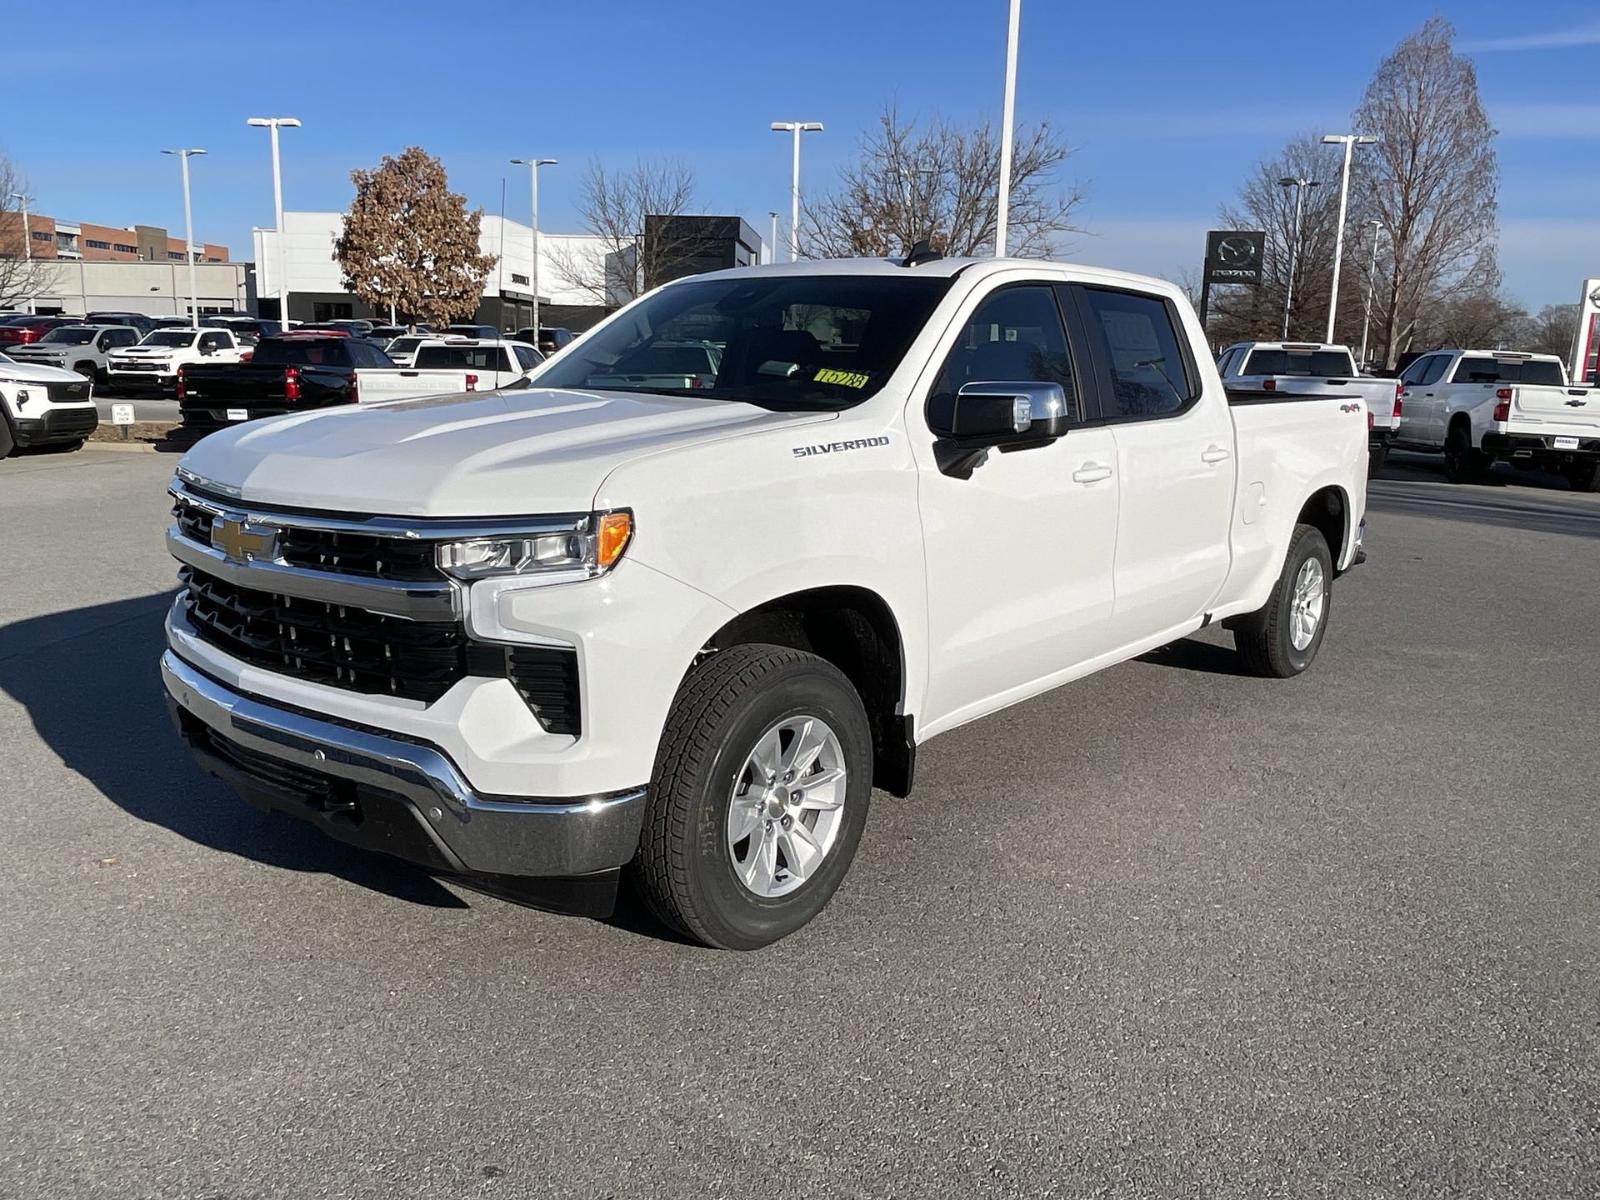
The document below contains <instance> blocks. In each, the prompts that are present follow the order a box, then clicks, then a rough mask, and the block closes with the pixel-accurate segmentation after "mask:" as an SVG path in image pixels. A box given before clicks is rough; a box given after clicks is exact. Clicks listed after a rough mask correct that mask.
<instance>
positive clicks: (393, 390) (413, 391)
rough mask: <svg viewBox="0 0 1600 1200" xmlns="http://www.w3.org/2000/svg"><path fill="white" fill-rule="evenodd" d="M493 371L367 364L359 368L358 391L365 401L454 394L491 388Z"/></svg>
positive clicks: (373, 402) (376, 401) (357, 375)
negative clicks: (427, 368) (427, 369)
mask: <svg viewBox="0 0 1600 1200" xmlns="http://www.w3.org/2000/svg"><path fill="white" fill-rule="evenodd" d="M493 374H494V373H493V372H492V371H452V370H434V371H419V370H416V369H414V368H411V367H365V368H362V369H361V370H358V371H357V372H356V395H357V396H358V397H359V399H360V402H361V403H362V404H377V403H381V402H383V401H385V400H408V399H411V398H412V397H416V396H454V395H457V394H459V393H461V392H476V391H488V390H489V389H490V387H491V386H492V384H493V379H492V376H493Z"/></svg>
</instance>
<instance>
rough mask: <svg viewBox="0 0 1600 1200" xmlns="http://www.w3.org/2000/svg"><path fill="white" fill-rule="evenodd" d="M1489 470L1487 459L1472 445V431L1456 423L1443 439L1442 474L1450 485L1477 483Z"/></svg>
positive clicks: (1486, 456)
mask: <svg viewBox="0 0 1600 1200" xmlns="http://www.w3.org/2000/svg"><path fill="white" fill-rule="evenodd" d="M1488 469H1489V457H1488V455H1486V454H1484V452H1483V451H1482V450H1479V449H1476V448H1475V447H1474V446H1473V444H1472V429H1471V427H1470V426H1468V425H1467V424H1465V423H1464V422H1460V421H1458V422H1457V423H1456V424H1454V425H1452V426H1451V427H1450V432H1449V434H1447V435H1446V437H1445V439H1444V473H1445V477H1446V478H1447V479H1449V480H1450V482H1451V483H1477V482H1478V481H1479V480H1481V479H1482V478H1483V476H1484V473H1485V472H1486V471H1488Z"/></svg>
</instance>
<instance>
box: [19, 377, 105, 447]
mask: <svg viewBox="0 0 1600 1200" xmlns="http://www.w3.org/2000/svg"><path fill="white" fill-rule="evenodd" d="M99 424H100V417H99V414H98V410H97V409H96V408H95V405H94V383H93V381H92V380H88V379H85V378H84V377H83V376H82V375H80V374H79V373H78V372H76V371H70V370H68V369H66V368H65V367H51V366H45V365H44V364H42V363H29V362H19V361H17V360H16V359H13V358H11V357H9V356H8V355H5V354H0V458H5V457H6V456H8V455H9V454H10V453H11V452H12V451H13V450H16V449H18V448H22V449H27V448H29V447H33V446H70V447H72V448H74V449H76V448H77V447H79V446H82V445H83V443H84V441H85V440H86V439H87V438H88V436H89V435H90V434H91V433H93V432H94V431H95V428H96V426H98V425H99Z"/></svg>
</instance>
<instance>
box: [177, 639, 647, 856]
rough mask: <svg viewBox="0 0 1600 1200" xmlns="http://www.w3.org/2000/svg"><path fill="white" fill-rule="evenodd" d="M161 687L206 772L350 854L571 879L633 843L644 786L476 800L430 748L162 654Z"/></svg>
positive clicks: (444, 758) (622, 852)
mask: <svg viewBox="0 0 1600 1200" xmlns="http://www.w3.org/2000/svg"><path fill="white" fill-rule="evenodd" d="M161 678H162V682H163V683H164V684H165V686H166V690H167V697H168V703H169V705H170V707H171V709H172V713H173V717H174V720H175V721H176V722H177V725H178V730H179V732H180V733H181V734H182V736H183V738H184V740H185V742H187V743H188V745H189V748H190V750H191V751H192V752H193V753H194V755H195V758H196V759H197V761H198V762H199V763H200V765H201V767H202V768H203V769H204V770H206V771H207V772H208V773H210V774H212V775H215V776H217V777H218V778H219V779H221V780H223V782H225V783H227V784H229V785H230V786H232V787H233V788H234V789H235V790H236V791H237V792H239V793H240V795H242V796H244V797H245V798H246V799H247V800H251V801H252V802H254V803H257V804H262V805H265V806H266V807H269V808H272V809H274V810H276V811H279V812H284V813H287V814H289V815H290V816H294V817H297V818H299V819H301V820H305V821H309V822H310V823H312V824H314V825H316V826H317V827H318V828H320V829H321V830H322V831H323V832H324V833H326V834H328V835H329V836H331V837H334V838H337V839H338V840H340V841H343V842H347V843H349V844H351V845H355V846H361V847H364V848H366V849H371V850H378V851H382V852H384V853H387V854H392V855H395V856H397V857H399V858H403V859H406V860H407V861H410V862H414V863H417V864H419V865H421V866H424V867H427V868H429V869H431V870H440V871H449V872H454V873H460V874H469V875H484V874H488V875H512V876H573V875H586V874H592V873H594V872H599V871H606V870H610V869H613V868H616V867H619V866H621V865H622V864H623V863H625V862H627V861H628V860H629V859H630V858H632V857H633V853H634V849H635V847H636V845H637V844H638V840H639V830H640V828H641V825H642V822H643V819H644V805H645V795H646V793H645V789H643V788H634V789H631V790H629V791H625V792H617V793H611V794H607V795H599V796H591V797H582V798H577V799H572V798H563V799H560V800H555V801H541V800H537V799H532V798H524V797H518V798H516V799H510V798H506V797H499V796H490V795H484V794H481V793H478V792H476V791H474V790H473V789H472V788H471V786H470V785H469V784H468V783H467V781H466V779H465V777H464V776H463V775H462V774H461V772H460V771H459V770H458V769H457V768H456V765H455V764H454V763H453V762H452V761H451V760H450V759H449V757H447V756H446V755H445V754H443V753H442V752H441V751H439V750H438V749H436V748H434V747H432V746H429V745H427V744H426V743H423V742H418V741H411V740H404V739H401V738H397V737H394V736H392V735H390V734H387V733H385V732H383V731H381V730H378V729H372V728H367V727H363V726H359V725H355V724H348V723H343V722H341V723H337V724H336V723H334V722H332V721H327V720H322V719H320V718H318V717H314V716H311V715H309V714H307V713H303V712H299V711H296V710H294V709H290V708H284V707H279V706H278V705H275V704H271V703H267V702H265V701H263V700H260V699H258V698H256V697H253V696H250V695H248V694H246V693H243V692H239V691H235V690H234V689H232V688H230V687H227V686H225V685H224V684H222V683H219V682H218V681H217V680H215V679H213V678H211V677H210V676H208V675H206V674H204V673H202V672H200V671H198V670H196V669H195V668H194V667H192V666H190V665H189V664H188V663H186V662H184V661H183V660H182V659H180V658H179V657H178V656H177V655H176V654H174V653H173V652H172V651H170V650H169V651H167V652H166V653H165V654H164V655H163V656H162V659H161Z"/></svg>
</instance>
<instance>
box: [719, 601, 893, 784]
mask: <svg viewBox="0 0 1600 1200" xmlns="http://www.w3.org/2000/svg"><path fill="white" fill-rule="evenodd" d="M752 642H763V643H768V644H771V645H778V646H788V647H790V648H791V649H795V650H804V651H806V652H807V653H811V654H815V655H817V656H819V657H820V658H823V659H826V660H827V661H828V662H830V663H832V664H833V665H834V666H836V667H838V668H839V670H840V671H842V672H843V673H844V675H845V677H846V678H848V679H849V680H850V683H851V685H852V686H853V687H854V688H855V689H856V692H857V694H858V695H860V697H861V702H862V705H863V706H864V707H865V708H866V710H867V722H868V724H869V726H870V727H871V729H872V743H873V770H872V781H873V784H874V786H876V787H880V788H883V789H884V790H885V791H887V792H890V793H891V794H893V795H897V796H905V795H908V794H909V793H910V791H911V783H912V777H913V774H914V772H915V760H916V747H915V741H914V739H915V725H914V718H913V717H912V716H911V714H909V713H905V712H902V711H901V710H902V708H903V707H904V705H905V704H906V702H907V696H906V678H907V673H906V666H907V664H906V643H905V637H904V635H903V633H902V631H901V628H900V622H899V621H898V620H897V619H896V618H895V615H894V610H893V609H892V608H891V607H890V606H889V603H888V601H886V600H885V599H884V598H883V597H882V596H881V595H879V594H878V593H877V592H875V591H873V590H871V589H870V588H865V587H860V586H857V585H853V584H838V585H832V586H823V587H813V588H807V589H804V590H802V591H797V592H790V593H788V594H786V595H782V596H776V597H774V598H772V599H771V600H767V601H765V602H763V603H761V604H759V605H757V606H755V607H753V608H750V609H747V610H745V611H744V612H742V613H740V614H739V615H738V616H736V617H733V618H731V619H730V620H728V621H727V622H726V623H725V624H724V625H723V626H722V627H721V628H720V629H718V630H717V632H716V633H714V634H713V635H712V636H711V638H710V639H709V641H708V642H707V643H706V650H707V651H708V652H712V653H714V652H716V651H718V650H726V649H727V648H728V647H730V646H738V645H744V644H748V643H752Z"/></svg>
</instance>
